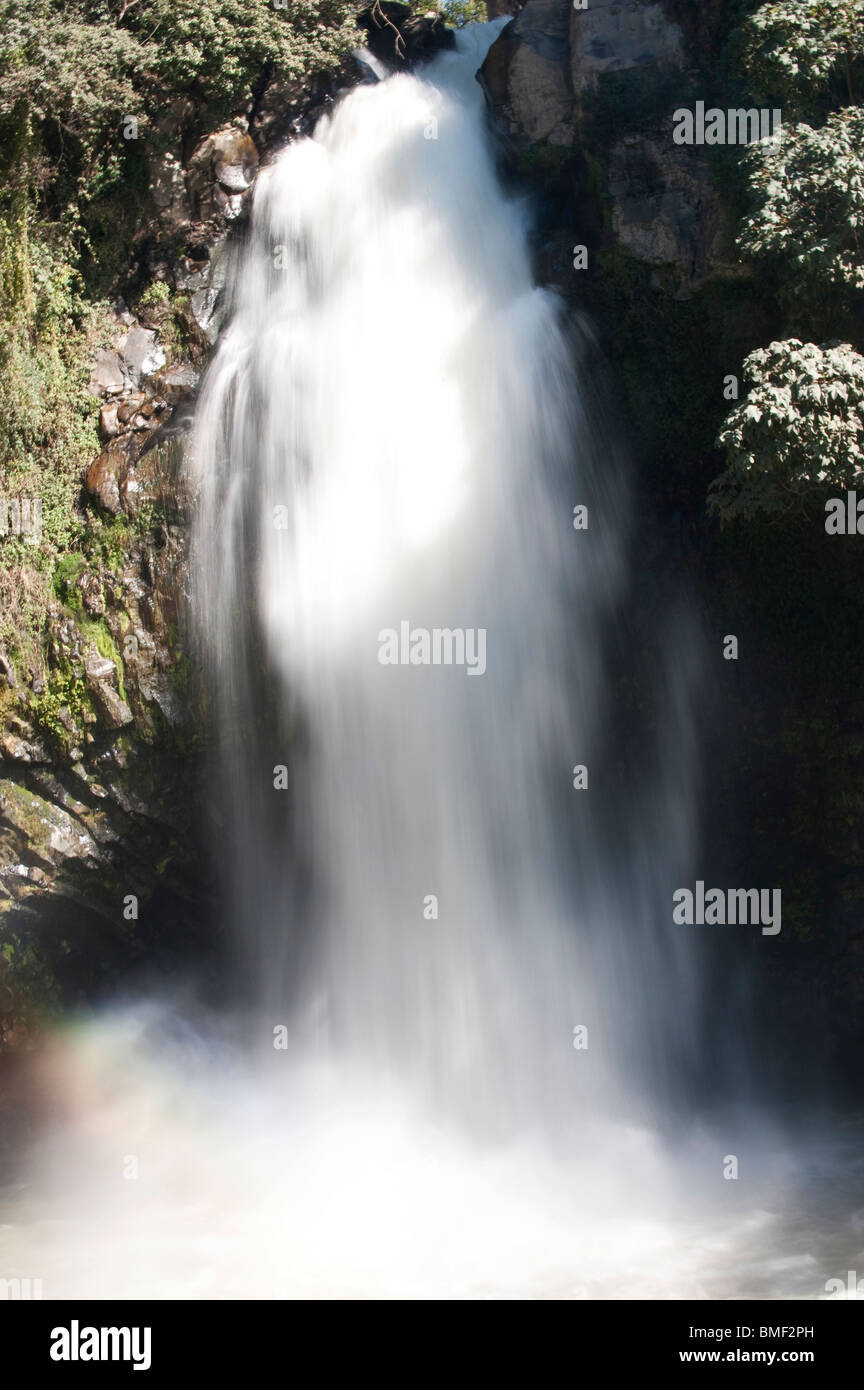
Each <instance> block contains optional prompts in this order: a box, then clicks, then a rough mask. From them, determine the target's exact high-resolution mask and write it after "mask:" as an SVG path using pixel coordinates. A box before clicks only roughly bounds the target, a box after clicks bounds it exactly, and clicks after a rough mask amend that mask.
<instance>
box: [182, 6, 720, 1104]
mask: <svg viewBox="0 0 864 1390" xmlns="http://www.w3.org/2000/svg"><path fill="white" fill-rule="evenodd" d="M497 27H500V26H495V25H492V26H476V27H474V28H473V30H472V31H471V32H470V34H469V35H468V36H467V38H466V37H462V40H461V42H460V44H459V48H458V50H457V52H456V53H453V54H450V53H448V54H445V55H443V56H442V57H440V58H439V59H438V60H437V61H436V63H435V64H434V65H433V66H432V67H431V68H429V69H426V70H424V72H423V74H422V75H421V76H408V75H398V76H393V77H390V78H389V79H388V80H385V81H382V82H380V83H377V84H373V85H366V86H361V87H359V88H357V89H356V90H354V91H353V92H352V93H351V94H350V95H348V96H346V97H345V98H344V99H343V100H342V101H341V102H340V103H339V104H338V106H337V107H336V109H335V110H334V111H333V112H332V114H330V115H329V116H328V117H326V118H325V119H324V120H322V121H321V122H320V123H319V125H318V127H317V129H316V131H315V134H314V137H313V138H311V139H306V140H302V141H299V142H297V143H295V144H292V145H290V146H289V147H288V148H287V149H285V150H284V151H283V152H282V153H281V154H280V155H279V156H278V157H277V158H276V159H275V160H274V162H273V163H272V164H271V165H270V166H269V167H268V168H267V169H265V170H264V172H263V173H262V174H261V175H260V178H259V182H258V186H257V188H256V193H255V202H254V208H253V212H252V219H251V230H250V233H249V239H248V245H247V246H246V247H245V249H244V251H243V253H242V256H241V258H240V263H239V266H238V268H237V270H236V273H235V278H234V288H233V295H232V305H233V313H232V318H231V322H230V325H229V326H228V328H227V329H226V331H225V332H224V334H223V337H222V341H221V345H220V348H219V351H218V353H217V357H216V360H215V363H214V365H213V367H212V370H211V372H210V374H209V377H208V380H207V384H206V389H205V390H204V392H203V395H202V398H201V401H200V405H199V410H198V424H197V430H196V434H195V439H194V444H193V449H192V457H193V460H194V471H195V477H196V482H197V487H198V492H199V506H198V513H197V516H198V521H197V531H196V546H195V572H196V574H197V600H198V603H197V606H198V612H199V615H200V618H201V622H202V625H203V635H204V644H205V654H206V658H207V661H208V667H209V671H210V683H211V686H212V688H213V689H214V691H215V692H216V695H217V699H216V705H217V708H218V711H219V718H220V720H221V728H222V735H223V738H222V761H221V765H220V768H219V774H218V778H217V786H216V788H215V790H214V795H216V797H217V799H221V801H222V803H223V805H224V825H225V827H226V830H225V833H224V837H223V839H224V844H223V841H222V840H220V855H223V853H224V854H225V855H227V856H228V858H227V864H226V868H227V874H228V885H229V887H228V896H229V898H230V900H231V901H232V903H233V913H234V916H235V920H236V927H237V933H238V947H239V951H238V959H239V961H240V963H241V965H245V966H247V967H249V966H250V965H251V967H252V973H253V975H254V979H253V982H252V984H251V989H252V992H253V997H255V998H256V999H257V1001H258V1003H259V1005H261V1007H262V1008H263V1010H264V1013H265V1015H266V1016H267V1018H269V1019H270V1020H271V1021H272V1023H273V1025H274V1027H276V1026H278V1025H279V1023H280V1022H285V1023H286V1026H287V1027H289V1028H290V1031H291V1036H292V1040H293V1041H292V1046H297V1047H298V1048H302V1047H305V1046H307V1045H310V1046H314V1047H316V1048H317V1049H318V1050H319V1051H321V1050H323V1051H325V1052H326V1053H328V1054H329V1055H332V1056H335V1057H339V1056H342V1057H346V1058H349V1059H351V1060H352V1061H355V1062H356V1061H358V1060H360V1059H363V1060H365V1061H366V1062H368V1063H369V1065H370V1066H372V1067H374V1068H375V1069H376V1070H378V1071H379V1072H380V1071H381V1070H382V1069H384V1070H386V1071H388V1072H390V1071H392V1072H393V1073H395V1074H398V1075H401V1076H405V1077H410V1078H411V1080H412V1084H413V1085H414V1086H416V1087H418V1088H421V1089H422V1090H423V1091H424V1093H426V1094H428V1095H429V1096H435V1097H438V1098H439V1099H442V1100H445V1101H446V1102H447V1103H448V1104H449V1105H451V1106H455V1107H457V1108H459V1109H461V1110H462V1111H463V1112H465V1113H468V1114H470V1115H471V1116H472V1117H474V1120H475V1121H476V1120H477V1119H478V1117H480V1116H485V1117H486V1118H487V1119H488V1120H489V1121H490V1122H491V1123H494V1124H496V1125H497V1124H504V1125H505V1126H506V1125H510V1124H518V1123H520V1122H524V1120H525V1119H526V1117H527V1116H528V1115H529V1114H530V1115H533V1116H535V1117H536V1116H538V1115H539V1116H543V1115H546V1116H548V1115H551V1114H554V1115H555V1116H556V1117H557V1121H558V1122H559V1123H560V1122H561V1121H562V1120H563V1119H565V1117H567V1116H568V1115H571V1116H574V1117H575V1115H576V1114H578V1108H577V1109H575V1110H574V1107H577V1105H578V1098H579V1097H581V1098H582V1099H583V1100H584V1099H586V1098H587V1097H588V1096H589V1095H593V1096H594V1098H595V1103H597V1102H599V1100H600V1099H601V1098H605V1099H608V1097H609V1096H610V1095H611V1094H612V1092H613V1090H614V1089H615V1087H616V1085H617V1081H616V1078H615V1075H614V1071H615V1066H614V1064H615V1062H616V1061H620V1060H621V1059H620V1058H616V1047H617V1046H618V1043H617V1041H616V1035H623V1034H625V1033H626V1032H628V1030H629V1031H630V1032H631V1033H632V1035H633V1036H636V1035H639V1050H640V1051H642V1052H645V1051H647V1052H649V1053H658V1054H662V1053H663V1051H664V1048H665V1049H667V1050H668V1047H669V1045H670V1038H669V1035H670V1034H671V1033H673V1032H674V1031H675V1030H676V1029H678V1030H679V1031H680V1030H682V1029H683V1030H684V1032H686V1022H685V1018H686V1014H687V1009H686V1004H685V1002H684V1001H685V1000H686V998H688V997H690V996H692V990H685V989H684V988H683V986H682V990H681V993H682V996H683V998H679V1000H678V1002H677V1003H676V1006H675V1009H674V1010H670V1011H668V1013H667V1014H666V1016H665V1017H664V1016H661V1012H660V1011H659V1010H657V1009H656V998H657V993H658V992H659V993H660V994H662V997H663V999H664V1000H666V999H668V997H669V996H668V991H669V990H670V989H673V988H674V987H675V985H676V982H678V980H679V977H680V978H683V976H684V975H686V973H687V971H688V970H689V969H690V968H691V961H690V960H689V958H685V956H684V955H683V954H682V953H681V950H680V947H679V945H678V944H677V943H676V942H675V941H674V940H673V934H672V932H671V931H670V923H669V916H668V913H667V914H666V917H665V920H663V922H662V924H661V925H660V927H658V923H657V920H656V917H657V911H658V909H659V910H660V911H661V912H662V910H663V905H664V904H663V902H662V900H661V899H660V898H659V895H658V893H657V891H656V888H657V882H658V876H659V878H662V875H663V873H664V872H665V873H666V874H667V875H672V874H674V865H675V863H676V859H677V861H678V862H679V863H680V862H682V861H683V860H684V859H686V854H687V851H688V843H687V842H688V836H689V831H688V828H687V820H688V816H689V819H690V821H691V822H692V808H691V803H692V791H691V789H690V787H689V786H688V785H687V784H688V781H689V778H690V772H689V766H690V762H692V759H691V760H690V761H688V757H687V754H688V751H689V750H688V748H687V741H688V734H687V728H686V724H687V714H686V711H685V710H684V709H683V704H686V698H687V696H686V693H685V695H684V698H683V702H682V699H680V698H679V699H678V701H677V702H676V701H674V700H673V701H672V704H671V706H670V709H669V712H668V715H667V719H672V718H676V717H677V725H676V729H675V736H676V738H677V739H678V740H679V741H680V743H681V745H682V747H681V749H680V750H678V752H677V753H676V754H675V755H674V756H671V757H670V759H669V762H668V766H667V768H666V769H665V770H663V771H661V773H660V774H659V783H658V785H657V787H655V788H654V789H653V791H652V796H653V798H654V802H653V804H652V806H651V807H650V808H648V807H646V806H645V805H642V806H641V807H640V806H638V804H637V803H638V797H637V796H636V795H635V793H634V794H633V805H632V806H631V808H630V815H629V819H630V822H631V824H630V828H629V829H628V827H627V825H626V824H625V823H624V822H622V823H621V824H620V825H619V828H618V831H617V833H616V834H615V835H614V836H610V835H609V833H608V828H607V827H601V825H600V824H599V823H598V816H597V815H592V811H591V802H592V797H594V798H595V799H596V798H597V795H598V794H597V792H595V791H594V790H593V789H592V788H593V783H592V780H591V779H592V776H598V777H599V775H600V769H599V768H598V766H597V765H596V763H594V762H593V760H592V759H593V755H595V754H597V755H598V756H599V750H600V748H601V746H602V741H603V738H604V737H606V736H608V731H606V730H604V728H603V723H604V706H605V704H606V702H607V694H606V690H605V684H606V680H607V677H606V675H605V673H604V669H603V659H602V647H603V633H604V630H605V629H608V627H609V625H610V623H612V622H613V621H614V614H615V609H616V604H619V603H620V602H621V601H622V585H623V577H624V567H623V564H622V545H623V539H624V536H625V534H626V529H627V510H628V508H627V502H626V498H627V491H626V487H625V484H624V479H623V477H622V471H621V466H620V462H619V460H618V459H617V458H616V450H615V447H614V444H612V443H611V442H610V439H609V437H608V436H607V435H604V434H603V432H602V431H601V430H600V428H599V427H598V425H597V422H596V421H595V420H594V419H593V418H592V412H591V410H590V402H589V399H588V391H587V388H586V386H585V385H584V384H583V382H584V381H585V379H586V377H590V375H591V369H592V364H591V360H590V359H591V357H592V355H594V354H596V349H595V347H594V344H593V342H592V340H591V339H590V336H589V335H587V334H584V335H583V338H582V341H579V340H578V339H577V337H576V335H575V334H574V333H573V332H570V333H569V334H567V333H565V331H564V328H563V327H562V313H561V305H560V303H559V302H558V300H557V299H556V297H555V296H553V295H552V294H550V293H549V292H547V291H545V290H543V289H540V288H538V287H537V286H536V285H535V283H534V280H533V277H532V272H531V264H530V257H529V252H528V225H527V213H526V209H525V208H524V207H523V206H522V205H521V204H520V203H519V202H517V201H514V200H512V199H508V198H507V197H506V196H505V194H504V192H503V191H502V188H501V186H500V184H499V180H498V178H497V175H496V170H495V166H494V158H493V151H492V149H491V147H490V140H489V136H488V133H487V128H486V120H485V109H484V102H483V94H482V91H481V89H480V87H479V84H478V83H477V81H476V80H475V71H476V69H477V66H478V63H479V61H480V58H481V57H482V52H483V48H484V46H485V45H486V44H488V42H489V41H490V32H489V31H490V30H491V31H492V32H493V33H494V32H495V31H496V28H497ZM578 506H585V507H587V529H576V526H575V524H574V522H575V520H576V518H575V517H574V508H576V507H578ZM436 634H437V656H438V658H439V660H438V661H437V662H436V649H435V644H436ZM442 634H443V635H442ZM427 648H428V650H427ZM391 649H392V650H391ZM463 649H464V650H463ZM460 652H461V653H462V657H461V658H460ZM481 652H482V659H481ZM472 653H473V655H472ZM388 657H392V661H391V660H388ZM448 658H449V659H450V660H449V662H448ZM681 674H682V675H683V689H684V690H685V692H686V690H687V683H688V679H689V677H688V676H687V673H686V672H683V671H682V672H681ZM268 680H272V687H269V686H268V688H269V689H270V695H269V697H268V698H267V699H266V700H265V699H263V698H262V689H263V688H264V687H265V686H266V685H267V683H268ZM274 710H275V712H274ZM667 751H669V752H670V753H671V749H670V750H667ZM282 766H286V767H288V768H290V776H289V777H288V778H283V783H286V785H283V786H282V787H280V788H279V789H278V790H277V789H275V788H274V780H278V777H279V774H278V771H277V769H278V768H279V767H282ZM577 766H579V767H585V768H586V769H587V771H586V773H585V774H581V775H582V776H583V777H587V780H588V786H587V789H586V788H584V787H580V788H576V787H575V786H574V785H573V783H574V782H576V781H577V780H578V775H577V776H576V777H574V769H575V768H576V767H577ZM670 769H671V771H670ZM600 799H601V801H602V793H601V794H600ZM580 802H581V803H582V804H579V803H580ZM658 803H662V805H661V806H660V813H659V818H658V817H657V815H656V812H657V810H658ZM676 808H677V809H676ZM622 810H623V808H622ZM646 810H648V811H649V815H648V823H650V824H651V825H652V827H655V826H658V825H659V828H660V832H659V835H658V833H657V830H656V829H654V828H652V829H650V830H647V831H646V830H643V829H640V828H639V827H638V820H639V812H640V811H641V813H642V816H643V819H644V816H645V812H646ZM626 820H627V816H626V814H625V816H624V821H625V822H626ZM634 835H635V837H636V838H635V840H634V838H633V837H634ZM661 835H662V836H667V837H669V838H668V841H667V842H666V843H662V844H661V843H658V841H659V839H660V836H661ZM640 836H641V840H640ZM628 837H629V839H630V845H629V853H628ZM637 841H638V842H639V843H637ZM616 842H617V845H618V848H617V849H613V848H612V846H613V844H615V843H616ZM625 884H626V888H625V886H624V885H625ZM669 884H671V877H668V878H667V880H666V882H665V883H664V885H663V886H664V889H666V890H667V892H666V899H667V900H668V890H669ZM640 938H641V939H640ZM676 953H677V954H676ZM643 965H644V966H647V968H648V969H650V971H651V972H652V974H651V977H650V978H648V977H646V976H645V974H644V971H643ZM652 986H653V987H654V991H655V992H654V995H653V996H652ZM652 1010H654V1013H653V1014H652ZM614 1013H618V1014H619V1015H620V1016H619V1018H618V1020H617V1021H616V1020H615V1019H614V1016H613V1015H614ZM578 1028H584V1029H585V1030H586V1032H585V1033H584V1035H582V1036H583V1037H584V1039H585V1040H586V1041H587V1046H586V1047H585V1048H584V1049H582V1050H584V1051H585V1053H586V1056H585V1058H584V1059H583V1058H579V1057H574V1051H575V1050H576V1049H575V1048H574V1030H576V1029H578ZM580 1063H582V1065H581V1066H580Z"/></svg>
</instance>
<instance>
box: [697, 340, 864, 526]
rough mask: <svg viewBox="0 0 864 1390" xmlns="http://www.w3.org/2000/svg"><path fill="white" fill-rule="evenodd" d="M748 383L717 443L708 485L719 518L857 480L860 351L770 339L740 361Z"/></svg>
mask: <svg viewBox="0 0 864 1390" xmlns="http://www.w3.org/2000/svg"><path fill="white" fill-rule="evenodd" d="M744 370H745V372H746V375H747V379H748V380H749V381H750V382H752V386H751V389H750V391H749V392H748V394H747V396H746V398H745V399H744V400H742V401H740V402H739V404H738V405H736V407H735V408H734V410H733V411H732V412H731V413H730V414H729V416H728V417H727V419H726V421H725V423H724V426H723V430H722V432H721V434H720V437H719V440H718V444H720V445H721V446H722V447H724V448H725V449H726V455H727V467H726V471H725V472H724V473H723V474H722V475H721V477H719V478H718V479H717V480H716V481H715V482H714V483H713V484H712V488H711V498H710V502H709V507H710V510H711V511H713V512H714V513H715V514H716V515H718V516H720V517H721V518H729V517H733V516H736V515H752V514H753V513H755V512H758V511H762V512H768V513H777V512H784V511H788V510H790V509H792V508H795V507H800V505H801V503H802V500H803V499H804V498H805V497H806V495H807V494H808V493H814V492H818V491H820V490H821V491H824V490H825V488H826V487H828V486H835V487H851V486H855V485H856V484H857V485H860V484H861V483H862V481H864V357H862V356H861V354H860V353H857V352H856V351H855V350H854V348H852V347H850V345H849V344H848V343H829V344H827V345H826V346H824V347H817V346H816V345H815V343H802V342H800V341H799V340H798V339H797V338H791V339H789V340H788V341H786V342H776V343H772V344H771V346H770V347H768V348H760V349H759V351H757V352H753V353H751V354H750V356H749V357H748V358H747V360H746V361H745V363H744Z"/></svg>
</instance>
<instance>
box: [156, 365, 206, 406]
mask: <svg viewBox="0 0 864 1390" xmlns="http://www.w3.org/2000/svg"><path fill="white" fill-rule="evenodd" d="M198 380H199V377H198V373H197V372H196V371H195V368H194V367H193V366H191V364H190V363H188V362H182V363H179V364H178V365H177V366H175V367H169V368H168V370H167V371H166V372H162V373H160V375H159V376H158V377H157V379H156V387H157V390H158V391H159V394H160V395H162V396H164V397H165V400H166V401H167V402H168V404H169V405H172V406H173V405H179V404H180V403H181V402H183V401H187V400H189V398H190V397H191V396H192V395H193V394H194V392H195V390H196V389H197V386H198Z"/></svg>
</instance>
